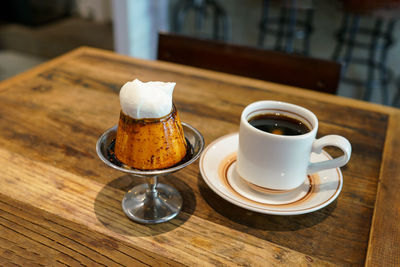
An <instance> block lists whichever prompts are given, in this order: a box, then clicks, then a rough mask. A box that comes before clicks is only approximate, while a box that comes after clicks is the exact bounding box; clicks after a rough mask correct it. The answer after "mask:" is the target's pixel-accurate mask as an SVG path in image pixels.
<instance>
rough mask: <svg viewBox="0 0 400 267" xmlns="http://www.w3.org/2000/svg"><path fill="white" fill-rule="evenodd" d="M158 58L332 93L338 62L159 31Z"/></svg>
mask: <svg viewBox="0 0 400 267" xmlns="http://www.w3.org/2000/svg"><path fill="white" fill-rule="evenodd" d="M158 59H159V60H164V61H169V62H174V63H179V64H184V65H190V66H194V67H199V68H205V69H210V70H215V71H220V72H226V73H231V74H236V75H241V76H246V77H251V78H256V79H260V80H265V81H271V82H275V83H281V84H286V85H292V86H297V87H302V88H306V89H311V90H316V91H320V92H326V93H331V94H335V93H336V90H337V87H338V83H339V79H340V72H341V65H340V64H339V63H336V62H333V61H328V60H321V59H315V58H309V57H304V56H300V55H293V54H287V53H283V52H278V51H270V50H263V49H259V48H253V47H245V46H239V45H233V44H227V43H223V42H218V41H210V40H203V39H197V38H192V37H187V36H180V35H175V34H166V33H160V34H159V40H158Z"/></svg>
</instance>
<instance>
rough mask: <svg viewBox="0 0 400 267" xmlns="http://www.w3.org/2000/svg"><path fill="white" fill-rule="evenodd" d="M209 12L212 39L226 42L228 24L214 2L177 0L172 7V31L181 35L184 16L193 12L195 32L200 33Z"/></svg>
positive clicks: (224, 14)
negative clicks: (210, 15) (210, 13)
mask: <svg viewBox="0 0 400 267" xmlns="http://www.w3.org/2000/svg"><path fill="white" fill-rule="evenodd" d="M209 10H211V12H212V14H213V17H212V39H214V40H224V41H226V40H228V39H229V38H230V34H229V23H228V16H227V13H226V11H225V9H224V8H223V7H222V6H221V5H220V4H219V3H218V2H217V1H216V0H179V1H178V2H177V3H176V4H175V6H174V7H173V12H172V13H173V16H174V19H173V27H172V28H173V31H174V32H177V33H182V30H183V25H184V22H185V17H186V15H187V14H188V13H189V12H190V11H193V12H194V16H195V30H196V31H197V32H200V31H201V30H202V29H203V27H204V20H205V19H207V17H208V15H209V14H208V11H209Z"/></svg>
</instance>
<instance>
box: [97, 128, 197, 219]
mask: <svg viewBox="0 0 400 267" xmlns="http://www.w3.org/2000/svg"><path fill="white" fill-rule="evenodd" d="M182 127H183V132H184V135H185V138H186V141H187V143H188V144H189V145H190V148H189V151H188V154H187V156H186V157H185V159H184V160H182V161H181V162H180V163H178V164H177V165H175V166H173V167H171V168H167V169H161V170H151V171H142V170H138V169H134V168H132V167H129V166H127V165H125V164H123V163H121V162H119V161H118V160H117V159H116V158H115V156H114V151H113V150H114V147H113V142H114V141H115V137H116V134H117V126H114V127H112V128H110V129H108V130H107V131H105V132H104V133H103V134H102V135H101V136H100V138H99V140H98V141H97V144H96V151H97V155H98V156H99V158H100V159H101V160H102V161H103V162H104V163H105V164H106V165H107V166H109V167H111V168H114V169H116V170H119V171H121V172H124V173H128V174H130V175H132V176H138V177H146V178H147V184H141V185H137V186H135V187H133V188H132V189H131V190H129V191H128V192H127V193H126V194H125V196H124V198H123V200H122V209H123V211H124V212H125V214H126V215H127V216H128V217H129V218H130V219H131V220H133V221H136V222H139V223H145V224H155V223H162V222H166V221H169V220H171V219H172V218H174V217H175V216H176V215H178V213H179V212H180V210H181V208H182V202H183V201H182V196H181V194H180V193H179V192H178V191H177V190H176V189H175V188H173V187H172V186H170V185H166V184H161V183H158V182H157V180H158V177H160V176H164V175H168V174H170V173H173V172H176V171H179V170H180V169H182V168H184V167H186V166H188V165H190V164H191V163H193V162H194V161H195V160H197V159H198V158H199V156H200V154H201V152H202V151H203V148H204V138H203V136H202V135H201V133H200V132H199V131H198V130H197V129H195V128H194V127H193V126H191V125H189V124H187V123H182Z"/></svg>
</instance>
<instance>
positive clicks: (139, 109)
mask: <svg viewBox="0 0 400 267" xmlns="http://www.w3.org/2000/svg"><path fill="white" fill-rule="evenodd" d="M174 88H175V83H173V82H167V83H164V82H141V81H139V80H138V79H135V80H134V81H132V82H127V83H125V84H124V86H122V88H121V91H120V92H119V100H120V103H121V109H122V111H123V112H124V113H125V114H126V115H128V116H130V117H132V118H134V119H150V118H161V117H164V116H166V115H168V114H169V113H170V112H171V110H172V93H173V91H174Z"/></svg>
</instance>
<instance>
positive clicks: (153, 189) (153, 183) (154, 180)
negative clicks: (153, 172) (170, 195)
mask: <svg viewBox="0 0 400 267" xmlns="http://www.w3.org/2000/svg"><path fill="white" fill-rule="evenodd" d="M147 184H148V185H149V189H150V190H149V193H152V194H157V192H158V191H157V184H158V177H157V176H153V177H149V178H148V179H147Z"/></svg>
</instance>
